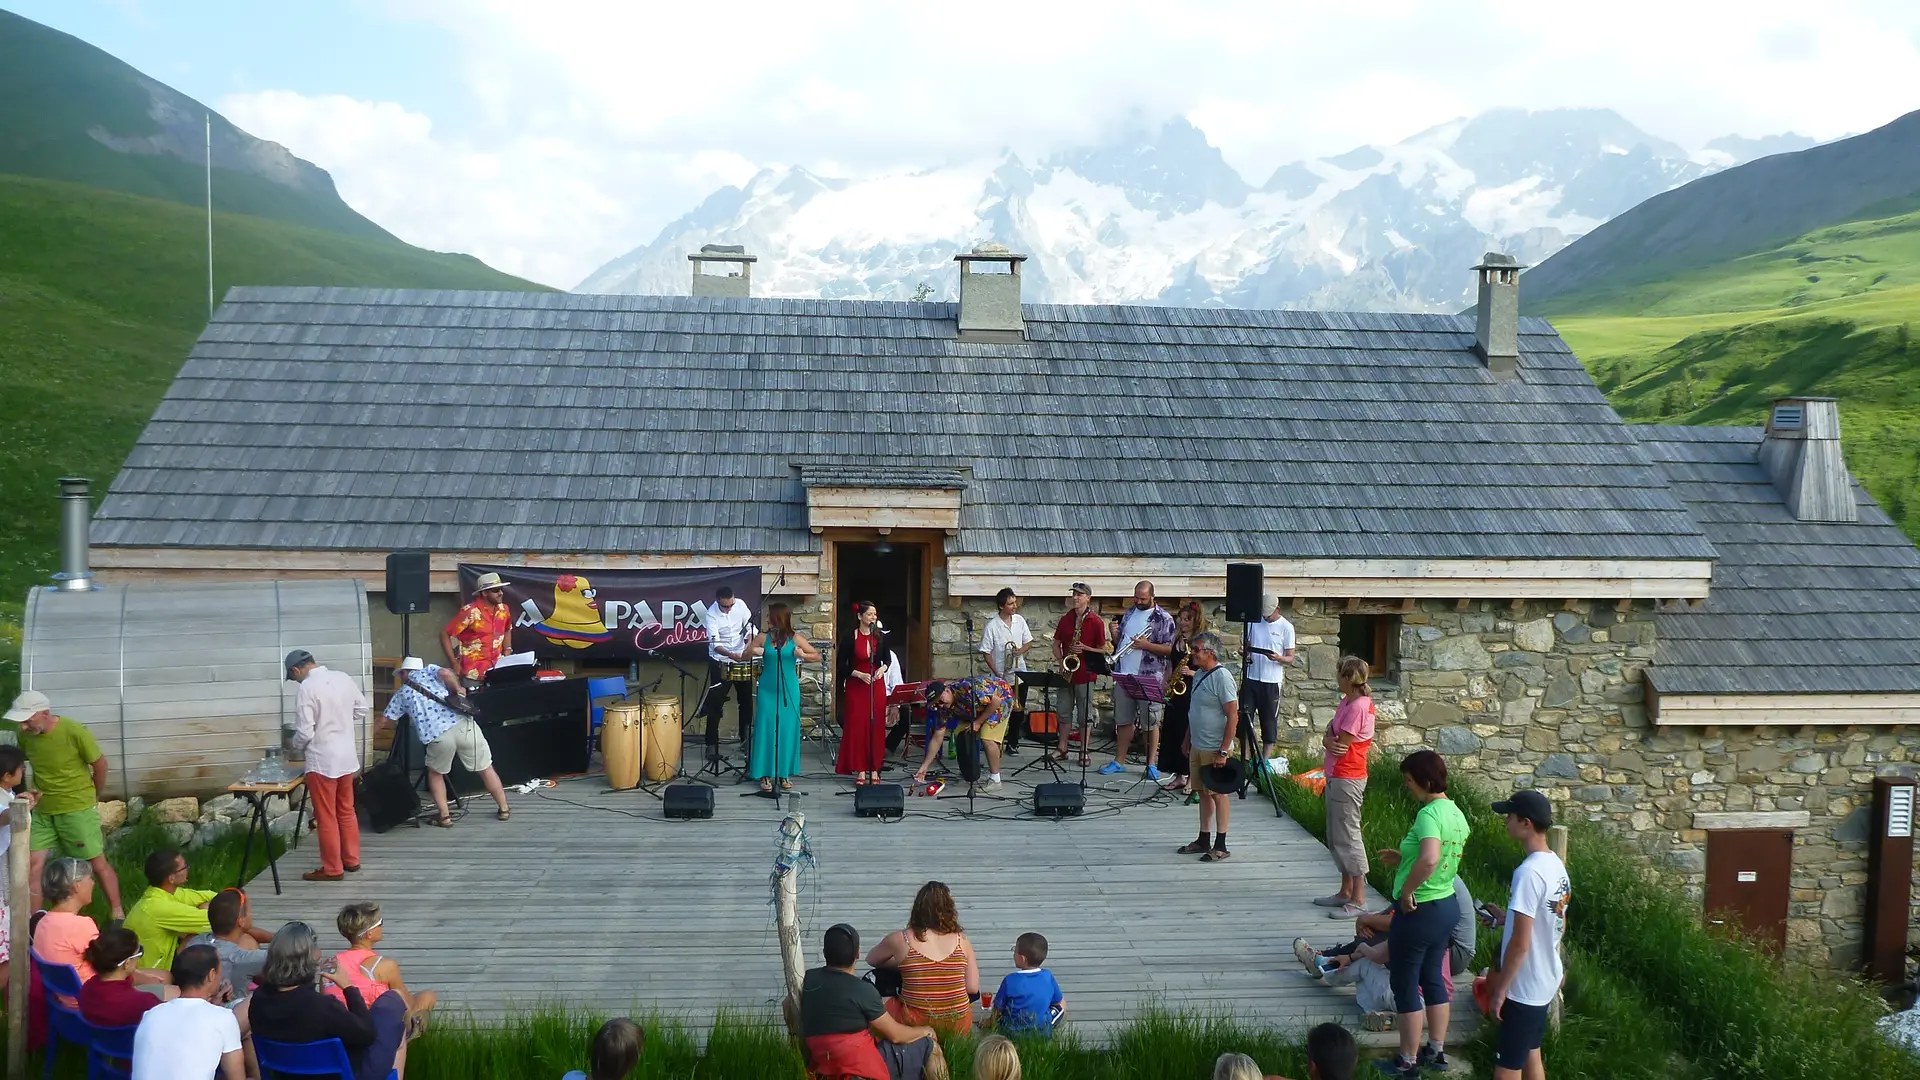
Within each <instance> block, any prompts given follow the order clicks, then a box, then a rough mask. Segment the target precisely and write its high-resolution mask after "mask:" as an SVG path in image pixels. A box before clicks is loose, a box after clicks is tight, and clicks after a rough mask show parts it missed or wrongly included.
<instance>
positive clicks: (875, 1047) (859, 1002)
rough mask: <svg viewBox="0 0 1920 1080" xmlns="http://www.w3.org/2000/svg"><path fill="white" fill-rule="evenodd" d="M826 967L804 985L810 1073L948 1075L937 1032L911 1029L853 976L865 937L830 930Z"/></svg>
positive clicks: (847, 929)
mask: <svg viewBox="0 0 1920 1080" xmlns="http://www.w3.org/2000/svg"><path fill="white" fill-rule="evenodd" d="M824 952H825V959H826V966H825V967H817V968H814V969H813V970H811V971H809V972H807V975H806V979H805V980H804V981H803V982H802V983H801V984H800V1002H799V1007H800V1035H801V1037H802V1038H803V1039H804V1040H805V1045H806V1049H807V1062H808V1066H809V1068H810V1069H811V1070H812V1072H813V1073H814V1074H815V1075H818V1076H844V1077H859V1078H862V1080H917V1078H919V1077H920V1076H921V1075H922V1073H923V1071H931V1072H933V1073H935V1074H939V1075H944V1073H945V1072H946V1068H945V1064H944V1059H940V1061H941V1064H939V1065H938V1066H930V1065H929V1061H930V1059H936V1058H939V1055H940V1047H939V1044H938V1043H936V1042H935V1041H934V1037H933V1029H932V1028H930V1027H923V1026H912V1027H909V1026H908V1025H906V1024H903V1023H901V1022H900V1021H898V1020H895V1019H894V1018H893V1015H892V1014H891V1013H889V1012H887V1010H886V1008H885V1006H883V1005H882V1004H881V1002H880V991H878V990H876V989H874V987H873V984H872V983H870V982H868V981H866V980H865V979H862V978H860V977H859V976H858V975H855V974H854V973H853V965H854V962H855V961H856V960H858V959H859V957H860V933H859V931H857V930H855V929H854V928H853V927H851V926H848V925H847V924H846V923H838V924H836V925H834V926H830V927H828V928H827V933H826V941H825V946H824Z"/></svg>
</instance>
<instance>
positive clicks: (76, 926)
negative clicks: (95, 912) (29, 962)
mask: <svg viewBox="0 0 1920 1080" xmlns="http://www.w3.org/2000/svg"><path fill="white" fill-rule="evenodd" d="M99 936H100V927H99V926H98V925H97V924H96V923H95V922H94V921H93V920H92V919H90V918H88V917H87V916H85V915H76V914H74V913H73V912H70V911H49V912H47V913H46V914H45V915H43V916H41V917H40V925H39V927H38V928H37V929H35V930H34V932H33V952H34V955H35V956H38V957H39V958H40V959H42V960H45V961H46V962H47V963H49V964H72V965H73V970H75V971H77V972H79V973H80V982H81V983H82V984H84V983H85V982H86V981H87V980H88V979H91V978H93V965H92V964H89V963H87V960H86V955H85V954H86V951H87V946H89V945H91V944H93V939H94V938H97V937H99Z"/></svg>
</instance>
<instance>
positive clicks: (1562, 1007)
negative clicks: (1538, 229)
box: [1547, 825, 1573, 1031]
mask: <svg viewBox="0 0 1920 1080" xmlns="http://www.w3.org/2000/svg"><path fill="white" fill-rule="evenodd" d="M1547 847H1549V848H1551V849H1552V850H1553V853H1554V854H1555V855H1558V856H1559V857H1560V862H1561V863H1562V864H1564V863H1566V861H1567V827H1566V826H1565V825H1551V826H1548V828H1547ZM1567 873H1568V874H1569V875H1571V874H1572V873H1573V871H1572V870H1568V871H1567ZM1557 951H1558V952H1559V954H1560V970H1561V971H1565V970H1566V969H1567V947H1566V944H1565V943H1562V944H1561V945H1559V946H1558V948H1557ZM1565 1012H1566V1001H1565V998H1564V995H1562V994H1561V993H1560V992H1559V991H1557V990H1556V991H1554V994H1553V1004H1552V1005H1551V1006H1550V1007H1548V1009H1547V1023H1548V1024H1549V1025H1550V1026H1552V1028H1553V1030H1555V1031H1559V1030H1560V1018H1561V1016H1562V1015H1563V1014H1564V1013H1565Z"/></svg>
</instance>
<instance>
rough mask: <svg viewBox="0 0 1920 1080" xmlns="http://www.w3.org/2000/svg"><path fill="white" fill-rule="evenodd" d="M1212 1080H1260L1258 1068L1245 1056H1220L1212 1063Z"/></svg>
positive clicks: (1229, 1054) (1230, 1054)
mask: <svg viewBox="0 0 1920 1080" xmlns="http://www.w3.org/2000/svg"><path fill="white" fill-rule="evenodd" d="M1213 1080H1261V1076H1260V1066H1259V1065H1257V1064H1255V1062H1254V1060H1253V1059H1252V1058H1250V1057H1248V1056H1247V1055H1245V1054H1232V1053H1228V1054H1221V1055H1220V1056H1219V1057H1218V1058H1215V1059H1214V1062H1213Z"/></svg>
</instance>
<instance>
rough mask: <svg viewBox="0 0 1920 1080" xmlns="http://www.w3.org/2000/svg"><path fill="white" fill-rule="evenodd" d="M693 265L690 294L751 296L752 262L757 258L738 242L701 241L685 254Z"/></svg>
mask: <svg viewBox="0 0 1920 1080" xmlns="http://www.w3.org/2000/svg"><path fill="white" fill-rule="evenodd" d="M687 261H688V262H690V263H692V264H693V295H695V296H739V297H748V296H752V295H753V264H754V263H755V262H756V261H758V260H757V259H756V258H755V257H754V256H752V255H749V254H747V249H746V248H744V247H742V246H741V245H739V244H703V245H701V247H700V251H699V252H698V253H697V254H694V255H689V256H687Z"/></svg>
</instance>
